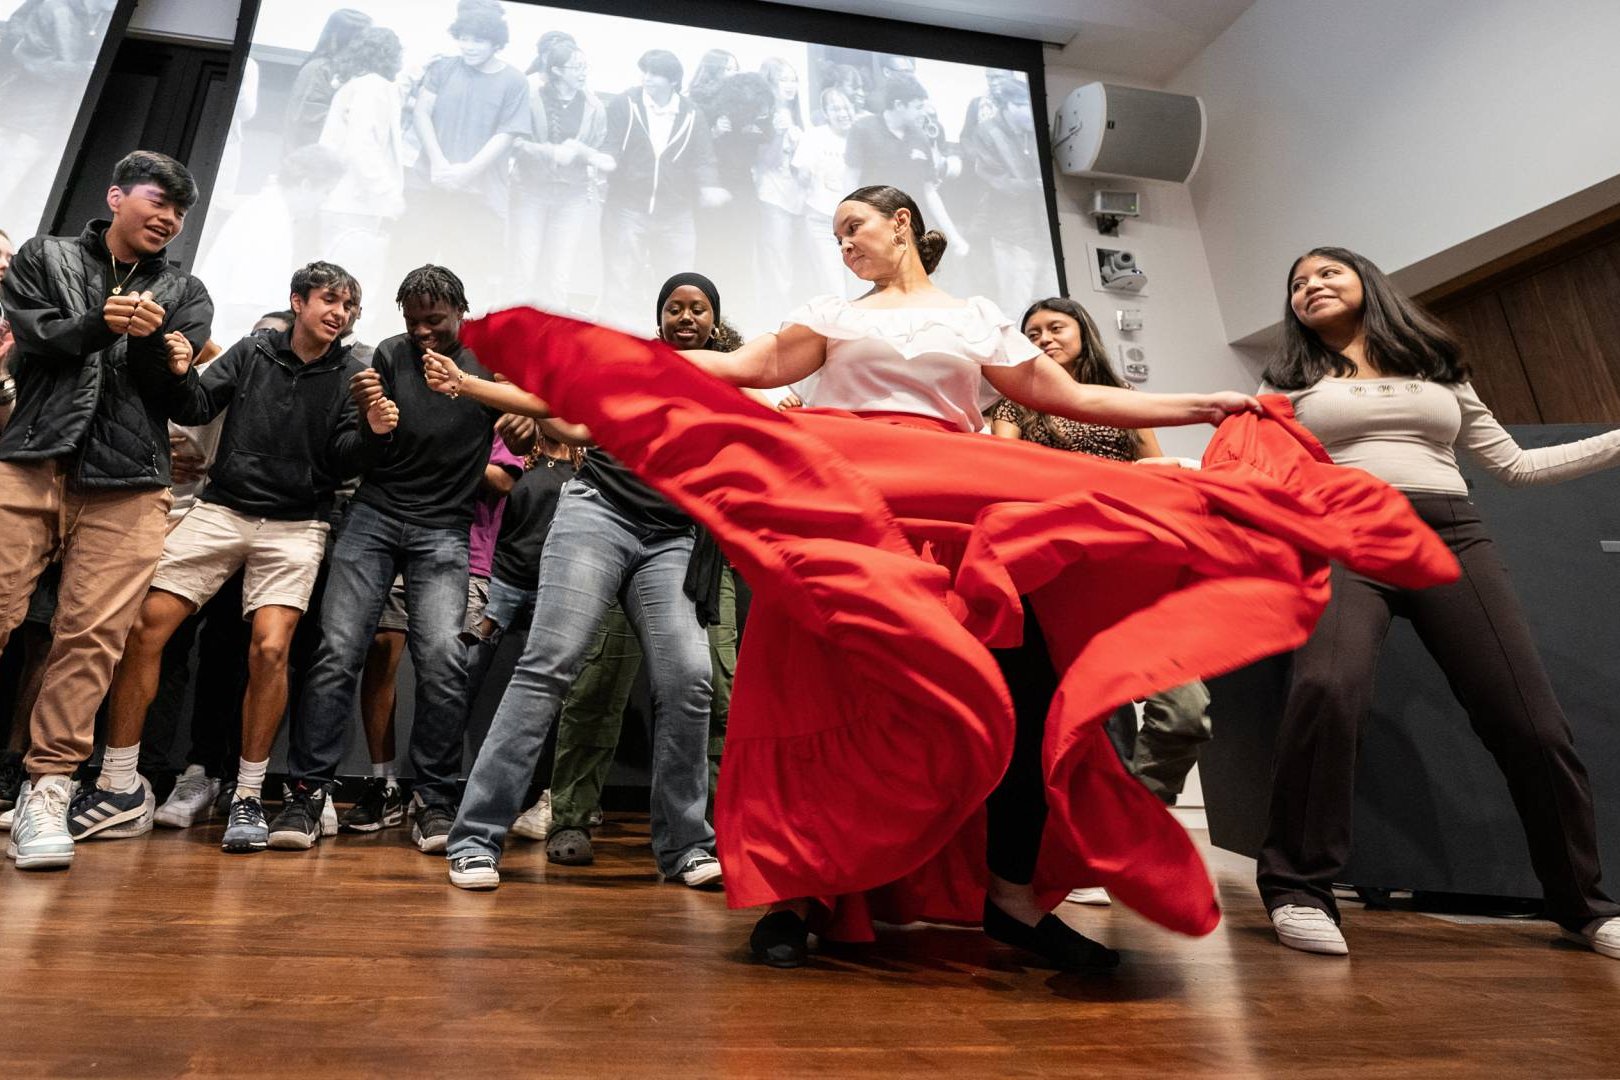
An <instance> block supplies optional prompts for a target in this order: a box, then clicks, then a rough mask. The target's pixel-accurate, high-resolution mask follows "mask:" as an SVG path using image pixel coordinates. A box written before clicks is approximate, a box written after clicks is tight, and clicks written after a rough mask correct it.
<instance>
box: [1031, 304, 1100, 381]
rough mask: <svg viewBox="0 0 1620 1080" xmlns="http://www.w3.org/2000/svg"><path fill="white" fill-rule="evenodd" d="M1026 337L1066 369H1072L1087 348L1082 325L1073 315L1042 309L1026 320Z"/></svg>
mask: <svg viewBox="0 0 1620 1080" xmlns="http://www.w3.org/2000/svg"><path fill="white" fill-rule="evenodd" d="M1024 336H1025V337H1027V338H1029V340H1030V343H1031V344H1033V345H1034V346H1035V347H1036V348H1037V349H1039V350H1041V352H1043V353H1045V354H1046V355H1047V356H1050V357H1051V358H1052V359H1053V360H1056V361H1057V362H1058V363H1060V364H1062V365H1063V366H1064V367H1066V368H1072V367H1074V365H1075V362H1076V361H1077V360H1079V359H1080V353H1081V352H1082V351H1083V350H1084V348H1085V337H1084V335H1082V334H1081V332H1080V324H1079V323H1078V322H1076V321H1075V319H1074V317H1073V316H1072V315H1065V314H1064V313H1063V312H1061V311H1047V310H1046V309H1045V308H1042V309H1041V310H1039V311H1036V312H1033V313H1032V314H1031V315H1030V317H1029V318H1028V319H1026V320H1024Z"/></svg>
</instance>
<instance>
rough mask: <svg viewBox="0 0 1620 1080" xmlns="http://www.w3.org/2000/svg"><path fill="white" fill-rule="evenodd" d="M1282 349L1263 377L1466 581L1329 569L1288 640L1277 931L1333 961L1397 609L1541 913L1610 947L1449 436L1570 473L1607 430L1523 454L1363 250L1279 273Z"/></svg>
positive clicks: (1538, 677) (1603, 903)
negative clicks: (1310, 622)
mask: <svg viewBox="0 0 1620 1080" xmlns="http://www.w3.org/2000/svg"><path fill="white" fill-rule="evenodd" d="M1283 326H1284V342H1283V348H1282V353H1281V355H1280V356H1279V357H1278V359H1277V360H1276V361H1275V362H1274V363H1273V364H1272V366H1271V368H1270V370H1269V371H1267V373H1266V382H1267V387H1266V389H1275V390H1277V391H1280V392H1282V393H1285V394H1287V395H1288V396H1289V397H1290V399H1292V401H1293V402H1294V407H1295V410H1296V413H1297V415H1298V417H1299V419H1300V421H1301V422H1303V423H1304V424H1305V425H1306V426H1307V427H1309V428H1310V429H1311V430H1312V431H1313V432H1314V433H1315V434H1316V436H1317V437H1318V438H1319V439H1321V440H1322V443H1323V445H1324V446H1325V447H1326V448H1327V450H1328V452H1329V453H1330V454H1331V455H1333V459H1334V460H1335V461H1337V462H1339V463H1340V464H1343V465H1355V466H1358V467H1360V468H1363V469H1366V470H1367V471H1369V472H1371V473H1373V474H1374V475H1376V476H1378V477H1380V478H1382V479H1383V480H1385V481H1387V482H1388V483H1390V484H1391V485H1393V486H1395V487H1397V488H1399V489H1400V490H1401V491H1403V492H1404V493H1406V495H1407V496H1408V498H1410V499H1411V501H1412V505H1413V507H1414V509H1416V510H1417V512H1418V514H1419V516H1420V517H1422V518H1423V520H1424V521H1425V522H1427V523H1428V524H1429V525H1430V526H1431V527H1433V528H1434V530H1435V531H1436V532H1437V533H1439V535H1440V536H1441V538H1443V539H1444V540H1445V541H1446V542H1447V543H1448V544H1449V545H1450V546H1451V548H1452V551H1453V552H1454V553H1455V554H1456V556H1457V559H1458V561H1459V563H1460V564H1461V566H1462V577H1461V579H1460V580H1458V581H1457V582H1455V583H1453V584H1450V585H1442V586H1437V587H1435V588H1432V589H1424V590H1420V591H1410V590H1400V589H1392V588H1390V587H1388V586H1385V585H1380V584H1377V583H1375V582H1373V581H1370V580H1368V579H1367V578H1364V577H1362V576H1360V575H1358V574H1353V573H1350V572H1348V571H1345V570H1344V569H1343V568H1341V567H1339V566H1337V565H1335V566H1334V568H1333V598H1332V600H1331V601H1330V602H1329V604H1328V608H1327V610H1326V611H1325V612H1323V614H1322V618H1321V619H1320V621H1319V622H1318V623H1317V627H1316V631H1315V633H1313V634H1312V636H1311V638H1310V640H1309V641H1308V642H1306V644H1305V645H1304V646H1303V647H1302V648H1301V649H1300V650H1299V651H1298V652H1297V653H1296V654H1295V657H1294V674H1293V685H1292V687H1291V689H1290V692H1289V695H1288V701H1287V704H1286V706H1285V707H1284V713H1283V722H1282V728H1281V730H1280V731H1279V733H1278V736H1277V749H1276V759H1275V760H1276V772H1275V779H1274V783H1273V789H1272V798H1271V820H1270V826H1269V828H1268V830H1267V836H1266V840H1265V844H1264V845H1263V847H1262V848H1261V852H1260V862H1259V868H1258V880H1259V886H1260V893H1261V896H1262V898H1263V899H1264V900H1265V904H1266V908H1267V909H1268V910H1269V911H1270V913H1271V920H1272V923H1273V925H1274V926H1275V928H1276V930H1277V936H1278V938H1279V940H1280V941H1281V942H1282V943H1283V944H1284V945H1287V946H1289V947H1290V948H1294V949H1299V950H1301V951H1304V952H1314V953H1326V954H1329V955H1344V954H1345V953H1347V952H1348V951H1349V949H1348V946H1346V944H1345V941H1344V936H1343V934H1342V933H1341V932H1340V930H1339V926H1338V923H1339V912H1338V907H1337V905H1336V904H1335V903H1334V899H1333V883H1334V881H1335V880H1336V879H1337V876H1338V873H1339V871H1340V870H1341V869H1342V868H1343V867H1344V864H1345V861H1346V860H1347V859H1348V857H1349V854H1350V824H1351V813H1352V806H1353V803H1354V796H1355V773H1356V748H1357V745H1358V739H1357V728H1358V726H1359V725H1360V724H1361V722H1362V720H1363V719H1364V718H1365V717H1366V715H1367V713H1368V711H1369V710H1370V708H1371V705H1372V692H1373V683H1374V676H1375V673H1376V667H1377V661H1378V654H1379V651H1380V649H1381V647H1382V645H1383V641H1384V636H1385V633H1386V631H1387V630H1388V627H1389V622H1390V619H1391V618H1392V617H1393V616H1394V615H1395V614H1396V613H1399V614H1401V615H1404V616H1406V617H1407V618H1410V619H1411V621H1412V623H1413V626H1414V628H1415V629H1416V630H1417V632H1418V636H1419V637H1420V638H1421V639H1422V640H1423V643H1424V645H1425V647H1427V649H1428V650H1429V653H1430V655H1432V656H1433V657H1434V658H1435V660H1436V662H1438V663H1439V665H1440V667H1441V669H1442V670H1443V671H1444V672H1445V674H1446V678H1447V680H1448V681H1449V682H1450V684H1451V686H1452V687H1453V688H1454V689H1455V691H1456V693H1457V697H1458V701H1459V704H1461V705H1462V706H1463V708H1464V709H1466V710H1467V712H1468V717H1469V721H1470V722H1471V724H1472V725H1473V728H1474V730H1475V731H1477V732H1479V734H1480V738H1481V739H1482V740H1483V741H1484V742H1485V745H1486V747H1487V749H1489V750H1490V751H1491V754H1492V756H1494V757H1495V758H1496V761H1497V764H1498V766H1499V767H1500V768H1501V769H1502V772H1503V774H1504V776H1505V777H1506V779H1507V782H1508V787H1509V789H1510V790H1511V791H1512V793H1513V801H1514V804H1515V806H1517V807H1518V809H1519V815H1520V820H1521V821H1522V823H1523V825H1524V830H1525V834H1526V836H1527V838H1528V839H1529V842H1530V854H1531V862H1532V863H1533V865H1534V868H1535V872H1536V876H1537V878H1538V879H1539V880H1540V882H1541V885H1542V888H1543V890H1544V891H1545V894H1546V904H1547V914H1548V915H1549V917H1551V918H1553V919H1555V920H1556V921H1557V922H1558V923H1559V924H1560V925H1561V926H1562V927H1563V928H1564V929H1565V931H1566V932H1567V933H1569V934H1570V935H1571V936H1572V937H1573V938H1574V939H1575V940H1577V941H1580V942H1582V943H1584V944H1586V945H1588V946H1589V947H1591V948H1593V949H1595V950H1596V951H1597V952H1599V953H1601V954H1603V955H1604V956H1608V957H1611V958H1615V959H1620V918H1616V916H1617V915H1620V905H1617V904H1616V903H1615V902H1614V901H1613V900H1611V899H1610V898H1609V897H1608V896H1607V895H1605V894H1604V892H1603V890H1602V889H1601V888H1600V887H1599V886H1598V878H1599V874H1600V869H1599V866H1598V847H1597V838H1596V831H1597V829H1596V824H1595V821H1594V818H1593V811H1592V795H1591V790H1590V786H1589V784H1588V783H1587V779H1586V771H1585V769H1584V768H1583V767H1582V765H1581V762H1580V759H1579V758H1578V757H1577V756H1576V753H1575V748H1574V745H1573V742H1572V740H1571V736H1570V730H1569V724H1568V722H1567V721H1566V720H1565V718H1564V714H1563V711H1562V710H1561V709H1560V707H1559V704H1558V700H1557V698H1556V697H1555V696H1554V694H1553V690H1552V685H1551V683H1550V682H1549V681H1548V678H1547V673H1546V671H1545V669H1544V668H1543V667H1542V664H1541V658H1540V655H1539V654H1538V653H1537V651H1536V646H1535V642H1534V640H1533V639H1532V638H1531V635H1530V630H1529V627H1528V625H1527V624H1526V622H1525V618H1524V614H1523V612H1522V611H1521V610H1520V607H1519V601H1518V598H1517V596H1516V595H1515V594H1514V592H1513V587H1512V584H1511V583H1510V582H1509V580H1508V577H1507V573H1506V570H1505V569H1504V568H1503V565H1502V561H1501V558H1500V557H1499V556H1498V555H1497V553H1496V549H1495V547H1494V545H1493V544H1492V543H1491V540H1490V537H1489V536H1488V535H1487V534H1486V532H1485V530H1484V527H1483V525H1482V524H1481V523H1480V519H1479V514H1478V513H1477V512H1476V511H1475V510H1474V507H1473V504H1472V503H1470V502H1469V501H1468V493H1467V487H1466V486H1465V485H1464V483H1463V479H1462V475H1461V474H1460V473H1459V472H1458V471H1457V463H1456V457H1455V448H1456V447H1457V446H1462V447H1464V448H1465V449H1468V450H1470V451H1471V452H1473V453H1474V454H1475V455H1476V456H1477V457H1479V458H1480V460H1481V461H1482V462H1483V463H1484V464H1485V465H1486V467H1487V468H1488V469H1490V470H1491V472H1492V473H1494V474H1495V475H1496V476H1497V477H1498V478H1499V479H1501V480H1503V481H1504V482H1506V483H1509V484H1522V483H1543V482H1548V481H1554V480H1562V479H1567V478H1570V477H1575V476H1581V475H1583V474H1585V473H1588V472H1592V471H1594V470H1597V469H1600V468H1604V467H1606V466H1608V465H1610V464H1613V463H1614V462H1615V461H1616V460H1620V432H1610V433H1608V434H1605V435H1600V436H1597V437H1596V438H1592V439H1583V440H1581V441H1580V442H1575V443H1569V444H1567V445H1564V446H1556V447H1547V448H1544V449H1538V450H1523V449H1521V448H1520V447H1519V446H1518V445H1517V444H1515V443H1514V442H1513V440H1512V438H1511V436H1509V435H1508V434H1507V432H1505V431H1504V430H1502V427H1501V425H1500V424H1498V423H1497V422H1496V420H1495V419H1494V418H1493V417H1492V416H1491V414H1490V410H1488V409H1487V408H1486V407H1485V406H1484V404H1483V403H1482V402H1480V400H1479V398H1478V396H1477V395H1475V393H1474V391H1473V389H1472V387H1470V386H1469V384H1468V369H1467V366H1466V365H1465V364H1464V363H1463V360H1462V356H1461V349H1460V348H1459V347H1458V345H1457V343H1456V341H1454V340H1453V339H1452V337H1451V336H1450V334H1448V333H1447V332H1446V331H1445V330H1444V329H1443V328H1442V327H1440V326H1439V325H1438V324H1437V323H1435V322H1434V321H1433V320H1432V319H1431V318H1430V317H1429V316H1428V315H1426V314H1425V313H1424V312H1423V311H1422V310H1421V309H1419V308H1418V307H1417V306H1416V305H1415V304H1413V303H1412V302H1411V301H1410V300H1408V299H1407V298H1406V297H1404V296H1402V295H1401V294H1400V292H1398V291H1397V290H1396V289H1395V287H1394V286H1393V285H1392V284H1391V283H1390V281H1389V279H1388V278H1387V277H1385V276H1384V274H1383V272H1382V271H1380V270H1379V269H1378V268H1377V267H1376V266H1374V265H1373V264H1372V263H1371V262H1369V261H1368V260H1367V259H1365V258H1363V257H1361V256H1360V255H1357V254H1355V253H1354V252H1351V251H1346V250H1345V249H1343V248H1332V247H1328V248H1316V249H1314V250H1312V251H1310V252H1307V253H1306V254H1305V255H1303V256H1301V257H1300V258H1299V259H1298V260H1297V261H1296V262H1295V263H1294V265H1293V266H1292V267H1291V268H1290V270H1289V273H1288V306H1287V309H1286V312H1285V316H1284V321H1283Z"/></svg>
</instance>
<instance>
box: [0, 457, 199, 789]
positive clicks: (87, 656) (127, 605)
mask: <svg viewBox="0 0 1620 1080" xmlns="http://www.w3.org/2000/svg"><path fill="white" fill-rule="evenodd" d="M171 499H172V496H171V495H170V493H169V492H168V490H167V489H157V490H144V491H124V490H111V491H76V490H73V489H72V488H69V487H68V485H67V476H66V473H65V472H64V470H63V468H62V466H61V464H60V463H58V462H55V461H41V462H25V463H17V462H9V461H0V648H4V647H5V643H6V639H7V638H8V637H10V635H11V632H12V631H13V630H15V629H16V628H17V625H18V624H19V623H21V622H22V620H23V616H24V615H25V614H26V613H27V611H28V598H29V596H31V595H32V594H33V591H34V583H35V582H36V581H37V580H38V579H39V575H40V574H41V573H43V572H44V570H45V567H46V566H47V565H49V564H50V561H51V557H52V555H54V554H55V553H56V552H57V551H58V549H60V551H61V554H62V585H61V591H60V593H59V594H58V596H57V602H56V618H55V620H54V621H53V622H52V623H51V629H52V635H53V636H52V640H51V651H50V655H49V656H48V657H47V658H46V660H45V679H44V683H43V685H42V686H41V688H40V692H39V701H38V703H37V704H35V706H34V715H33V721H32V724H31V725H30V728H29V731H30V735H31V737H32V745H31V747H30V749H29V751H28V759H27V767H28V772H29V774H30V775H31V776H35V777H39V776H53V775H66V774H69V773H71V772H73V770H75V769H76V768H78V767H79V763H80V762H82V761H84V759H85V758H87V757H89V756H90V751H91V749H92V747H93V746H94V741H95V724H96V709H97V708H98V707H99V706H100V705H101V700H102V698H103V697H105V696H106V694H107V686H108V684H110V683H111V682H112V673H113V668H114V667H115V666H116V665H117V663H118V660H119V657H121V656H122V655H123V653H124V639H125V638H126V637H128V636H129V629H130V627H131V625H133V624H134V622H135V616H136V614H137V613H138V612H139V611H140V606H141V601H142V600H143V599H144V598H145V597H146V589H147V586H148V585H149V584H150V583H151V580H152V572H153V571H154V570H155V569H156V568H157V560H158V555H159V554H161V553H162V551H163V535H164V524H165V519H166V518H167V515H168V511H169V503H170V501H171Z"/></svg>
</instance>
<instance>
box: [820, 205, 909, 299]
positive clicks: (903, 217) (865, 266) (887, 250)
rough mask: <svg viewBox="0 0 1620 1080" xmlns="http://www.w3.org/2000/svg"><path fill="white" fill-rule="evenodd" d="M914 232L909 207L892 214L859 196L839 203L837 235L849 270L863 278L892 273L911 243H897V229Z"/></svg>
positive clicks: (835, 222)
mask: <svg viewBox="0 0 1620 1080" xmlns="http://www.w3.org/2000/svg"><path fill="white" fill-rule="evenodd" d="M896 232H898V233H900V235H902V236H907V235H909V234H910V232H911V213H910V211H908V210H906V209H905V207H901V208H900V209H898V210H896V211H895V212H894V217H889V216H887V215H886V214H884V213H883V211H881V210H879V209H878V208H877V207H875V206H872V205H871V204H869V203H863V202H860V201H858V200H855V199H846V200H845V201H844V202H841V203H839V204H838V211H837V213H835V214H834V215H833V238H834V239H835V240H837V241H838V253H839V255H841V256H842V257H843V259H844V265H845V266H847V267H849V272H850V273H852V274H854V275H855V276H856V277H858V278H860V279H861V280H862V281H877V280H879V279H881V278H888V277H892V276H893V275H894V273H895V272H896V270H898V269H899V266H900V262H901V260H902V259H903V258H904V257H905V253H906V249H907V248H909V247H910V246H911V245H910V244H904V245H902V244H896V243H895V242H894V237H895V233H896Z"/></svg>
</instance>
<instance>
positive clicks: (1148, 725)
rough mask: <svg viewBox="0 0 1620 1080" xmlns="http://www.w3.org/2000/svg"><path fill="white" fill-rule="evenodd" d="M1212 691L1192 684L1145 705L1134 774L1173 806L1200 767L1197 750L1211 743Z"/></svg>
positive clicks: (1133, 758)
mask: <svg viewBox="0 0 1620 1080" xmlns="http://www.w3.org/2000/svg"><path fill="white" fill-rule="evenodd" d="M1210 734H1211V728H1210V721H1209V688H1208V687H1206V686H1205V685H1204V684H1203V683H1201V682H1190V683H1187V684H1186V685H1185V686H1177V687H1174V688H1172V689H1169V690H1164V691H1161V692H1159V693H1157V694H1153V695H1151V696H1149V697H1148V698H1147V699H1146V700H1145V701H1143V702H1142V727H1141V729H1140V730H1138V731H1137V733H1136V747H1135V753H1133V754H1132V755H1131V771H1132V772H1133V773H1135V774H1136V777H1137V779H1138V780H1141V781H1142V783H1143V784H1144V785H1145V786H1146V787H1147V789H1148V790H1149V791H1151V792H1153V794H1155V795H1157V796H1158V797H1159V798H1160V799H1162V800H1164V801H1165V802H1166V803H1170V804H1172V805H1174V803H1175V801H1176V797H1177V796H1178V795H1180V794H1181V788H1182V786H1183V785H1184V784H1185V783H1186V782H1187V774H1188V773H1190V772H1192V768H1193V766H1194V765H1196V764H1198V747H1199V746H1200V745H1202V744H1203V743H1206V742H1208V741H1209V737H1210Z"/></svg>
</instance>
